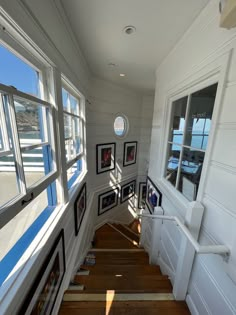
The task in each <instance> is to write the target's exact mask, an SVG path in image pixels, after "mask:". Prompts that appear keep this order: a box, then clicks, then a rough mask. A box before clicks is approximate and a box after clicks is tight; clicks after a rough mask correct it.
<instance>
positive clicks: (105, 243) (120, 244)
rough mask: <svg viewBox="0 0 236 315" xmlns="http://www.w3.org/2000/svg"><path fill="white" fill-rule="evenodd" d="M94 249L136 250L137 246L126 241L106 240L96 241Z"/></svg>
mask: <svg viewBox="0 0 236 315" xmlns="http://www.w3.org/2000/svg"><path fill="white" fill-rule="evenodd" d="M94 248H130V249H132V248H138V247H137V245H134V244H132V243H131V242H130V241H128V240H117V239H116V240H111V239H106V240H102V241H96V240H95V245H94Z"/></svg>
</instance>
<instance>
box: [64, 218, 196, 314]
mask: <svg viewBox="0 0 236 315" xmlns="http://www.w3.org/2000/svg"><path fill="white" fill-rule="evenodd" d="M129 227H130V229H132V230H134V232H135V233H139V227H140V223H139V221H138V220H135V221H134V222H132V223H131V224H130V225H129ZM116 228H117V229H120V232H122V233H123V234H125V235H126V236H128V237H129V238H130V239H131V240H127V239H126V238H125V237H124V236H123V235H122V234H121V233H120V232H118V231H116V230H114V228H112V227H111V226H109V224H105V225H104V226H102V227H101V228H99V229H98V230H97V231H96V233H95V238H94V249H92V250H91V253H88V257H89V256H90V257H92V256H94V259H91V262H92V260H94V261H93V263H94V265H82V266H81V267H80V268H82V269H85V270H89V275H76V276H75V278H74V281H75V282H78V283H79V284H81V285H83V287H84V290H82V291H81V290H78V289H77V288H76V287H74V288H72V287H71V288H70V289H68V290H67V291H66V292H65V295H64V301H63V302H62V304H61V308H60V310H59V313H58V314H59V315H77V314H80V315H94V314H96V315H140V314H142V313H145V315H154V314H155V315H190V312H189V310H188V308H187V305H186V303H185V302H179V301H178V302H176V301H173V299H174V296H173V294H172V285H171V282H170V280H169V279H168V277H167V276H164V275H162V274H161V270H160V268H159V267H158V266H151V265H149V257H148V254H147V253H146V252H145V251H144V250H139V249H138V248H139V247H138V244H137V243H138V242H139V241H138V236H137V235H135V234H134V233H132V232H130V231H128V230H127V229H126V228H125V227H123V226H122V225H116ZM126 231H128V232H127V233H126ZM132 240H133V241H134V243H136V244H137V245H135V244H134V243H132ZM87 262H89V259H87ZM129 299H130V300H129ZM139 299H140V300H139ZM164 299H166V300H165V301H164Z"/></svg>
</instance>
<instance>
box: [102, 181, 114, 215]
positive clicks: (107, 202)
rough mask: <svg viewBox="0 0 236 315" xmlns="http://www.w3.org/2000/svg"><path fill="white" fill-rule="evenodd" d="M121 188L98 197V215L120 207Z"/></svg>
mask: <svg viewBox="0 0 236 315" xmlns="http://www.w3.org/2000/svg"><path fill="white" fill-rule="evenodd" d="M118 196H119V188H118V187H117V188H114V189H112V190H109V191H106V192H105V193H103V194H100V195H99V196H98V215H102V214H103V213H105V212H107V211H109V210H111V209H112V208H114V207H116V206H117V205H118Z"/></svg>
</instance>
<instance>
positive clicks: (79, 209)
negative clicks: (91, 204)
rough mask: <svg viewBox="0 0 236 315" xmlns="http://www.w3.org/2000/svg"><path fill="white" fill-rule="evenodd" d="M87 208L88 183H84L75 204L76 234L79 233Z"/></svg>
mask: <svg viewBox="0 0 236 315" xmlns="http://www.w3.org/2000/svg"><path fill="white" fill-rule="evenodd" d="M85 210H86V183H84V184H83V186H82V188H81V189H80V192H79V194H78V197H77V198H76V200H75V204H74V218H75V235H78V233H79V228H80V225H81V223H82V220H83V217H84V213H85Z"/></svg>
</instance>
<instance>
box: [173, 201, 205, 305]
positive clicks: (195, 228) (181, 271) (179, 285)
mask: <svg viewBox="0 0 236 315" xmlns="http://www.w3.org/2000/svg"><path fill="white" fill-rule="evenodd" d="M203 212H204V207H203V205H202V204H201V203H200V202H198V201H193V202H190V204H189V208H188V210H187V213H186V216H185V225H186V226H187V227H188V229H189V230H190V232H191V234H192V235H193V237H194V238H195V239H196V240H198V236H199V231H200V228H201V222H202V216H203ZM194 256H195V250H194V248H193V246H192V245H191V243H190V242H189V241H188V240H187V238H186V237H185V236H184V235H183V236H182V241H181V246H180V251H179V259H178V264H177V268H176V274H175V280H174V286H173V294H174V296H175V299H176V300H179V301H182V300H185V297H186V294H187V289H188V284H189V280H190V276H191V271H192V267H193V262H194Z"/></svg>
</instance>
